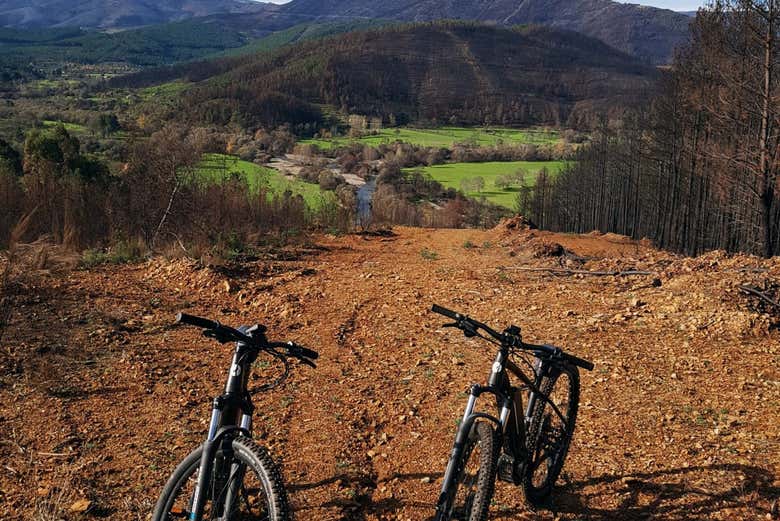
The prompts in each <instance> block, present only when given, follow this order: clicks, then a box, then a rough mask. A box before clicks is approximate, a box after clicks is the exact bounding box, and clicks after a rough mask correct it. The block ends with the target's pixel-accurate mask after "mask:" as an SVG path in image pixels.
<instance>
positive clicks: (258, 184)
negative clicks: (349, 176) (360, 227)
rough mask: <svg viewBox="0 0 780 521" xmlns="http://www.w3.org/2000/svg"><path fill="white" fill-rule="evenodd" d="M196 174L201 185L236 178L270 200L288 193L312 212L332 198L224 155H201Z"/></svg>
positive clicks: (261, 168)
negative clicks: (203, 182) (264, 194)
mask: <svg viewBox="0 0 780 521" xmlns="http://www.w3.org/2000/svg"><path fill="white" fill-rule="evenodd" d="M196 174H197V177H198V179H199V180H201V181H206V182H215V183H219V182H223V181H226V180H228V179H230V178H231V177H232V176H237V177H240V178H242V179H244V180H245V181H246V183H247V185H248V186H249V190H251V191H252V192H253V193H258V192H260V190H261V189H262V190H265V191H266V192H267V193H268V194H269V196H273V195H278V194H282V193H284V192H285V191H287V190H289V191H291V192H292V193H293V194H296V195H301V196H303V199H304V201H306V206H308V207H309V208H312V209H314V208H319V207H321V206H322V205H323V204H324V203H325V202H327V201H329V200H330V199H332V198H335V194H334V193H333V192H327V191H323V190H320V187H319V185H316V184H313V183H306V182H304V181H298V180H290V179H287V178H286V177H284V176H283V175H282V174H281V173H279V172H278V171H277V170H274V169H273V168H268V167H264V166H260V165H256V164H255V163H250V162H249V161H243V160H241V159H239V158H237V157H235V156H229V155H226V154H204V155H203V160H202V161H201V162H200V165H198V169H197V171H196Z"/></svg>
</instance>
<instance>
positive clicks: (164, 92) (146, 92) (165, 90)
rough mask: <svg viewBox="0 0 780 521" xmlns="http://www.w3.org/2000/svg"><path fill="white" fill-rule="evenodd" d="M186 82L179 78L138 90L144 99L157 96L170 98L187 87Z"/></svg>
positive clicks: (147, 99)
mask: <svg viewBox="0 0 780 521" xmlns="http://www.w3.org/2000/svg"><path fill="white" fill-rule="evenodd" d="M187 85H188V83H187V82H185V81H181V80H176V81H170V82H168V83H161V84H160V85H154V86H152V87H147V88H145V89H141V90H140V91H138V92H139V93H140V95H141V97H142V98H143V99H144V100H145V101H149V100H152V99H157V98H165V99H171V98H174V97H176V96H178V95H179V94H181V93H182V92H183V91H184V89H186V88H187Z"/></svg>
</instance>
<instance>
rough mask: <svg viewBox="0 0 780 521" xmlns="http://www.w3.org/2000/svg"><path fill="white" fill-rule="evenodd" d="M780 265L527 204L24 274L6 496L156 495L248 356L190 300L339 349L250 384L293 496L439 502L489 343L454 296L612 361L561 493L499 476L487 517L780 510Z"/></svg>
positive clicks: (601, 368) (1, 503) (0, 415)
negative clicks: (567, 225) (193, 323)
mask: <svg viewBox="0 0 780 521" xmlns="http://www.w3.org/2000/svg"><path fill="white" fill-rule="evenodd" d="M529 268H532V269H531V270H529ZM540 268H544V269H549V270H550V271H542V270H540ZM584 270H587V271H600V272H615V271H627V270H638V271H642V272H648V274H646V275H626V276H611V275H607V276H592V275H587V274H582V273H579V272H580V271H584ZM778 280H780V259H774V260H769V261H767V260H760V259H757V258H753V257H748V256H728V255H725V254H723V253H710V254H707V255H704V256H702V257H699V258H694V259H687V258H681V257H677V256H674V255H670V254H668V253H663V252H658V251H656V250H654V249H652V248H651V247H650V246H649V245H647V244H642V243H635V242H632V241H628V240H626V239H625V238H623V237H619V236H612V235H600V234H591V235H585V236H567V235H554V234H550V233H544V232H538V231H531V230H527V229H525V228H524V227H523V226H522V223H518V222H517V221H514V222H512V223H509V226H507V225H503V226H500V227H499V228H497V229H495V230H490V231H472V230H426V229H410V228H396V229H394V232H393V233H392V234H380V235H362V236H361V235H349V236H343V237H333V236H322V237H316V238H315V239H314V240H313V243H312V244H311V245H310V246H309V247H307V248H302V249H301V248H299V249H296V250H295V251H289V252H277V254H275V255H273V256H266V257H264V258H262V259H257V260H252V261H247V262H244V263H242V264H236V265H220V266H206V267H204V266H201V265H199V264H197V263H195V262H192V261H186V260H174V261H169V260H162V259H155V260H152V261H149V262H146V263H144V264H137V265H129V266H105V267H101V268H95V269H92V270H89V271H81V270H75V271H70V272H67V273H60V274H53V273H52V274H46V273H37V274H36V275H35V276H31V275H28V276H22V277H21V278H18V279H15V280H14V281H12V283H11V284H10V286H9V295H10V298H9V299H8V300H7V301H6V302H5V304H4V306H5V307H6V309H5V310H4V311H6V312H8V313H10V318H9V319H8V324H7V327H6V329H5V331H4V333H3V337H2V341H1V344H0V345H1V347H2V350H1V353H0V356H1V357H2V358H0V362H1V363H2V365H1V366H0V370H1V371H2V373H0V398H1V399H0V427H1V428H0V460H1V461H2V463H1V465H0V512H2V514H0V517H2V518H3V519H39V520H49V519H91V518H108V519H123V520H131V519H139V520H142V519H148V517H149V513H150V510H151V507H152V505H153V502H154V501H155V499H156V496H157V494H158V493H159V491H160V488H161V486H162V484H163V483H164V480H165V479H166V477H167V475H168V474H169V473H170V472H171V470H172V469H173V467H174V466H175V464H176V462H177V461H178V460H179V459H181V458H182V457H183V456H184V455H185V454H186V453H187V452H188V451H189V450H191V449H192V448H193V447H194V446H195V445H196V444H197V443H199V442H200V441H201V439H202V438H203V436H204V434H205V429H206V424H207V419H208V411H209V405H210V401H211V398H212V397H213V395H215V394H217V393H218V392H219V391H220V388H221V386H222V385H223V383H224V378H225V373H226V369H227V365H228V364H229V358H230V352H231V348H230V347H229V346H221V345H219V344H216V343H213V342H209V341H207V340H206V339H204V338H202V337H200V336H199V334H198V331H197V330H194V329H192V328H186V327H176V326H173V325H172V323H173V318H174V315H175V313H176V312H177V311H187V312H190V313H194V314H199V315H204V316H209V317H213V318H215V319H218V320H220V321H222V322H224V323H227V324H232V325H238V324H247V323H254V322H258V321H259V322H263V323H265V324H267V325H268V326H269V329H270V333H271V336H272V337H274V338H278V339H294V340H296V341H298V342H300V343H302V344H305V345H308V346H310V347H313V348H315V349H317V350H319V351H320V353H321V358H320V361H319V367H318V368H317V369H316V370H313V369H310V368H308V367H303V366H301V367H295V368H294V371H293V375H292V377H291V378H290V380H289V381H288V382H287V383H286V384H285V385H284V387H283V388H281V389H277V390H275V391H272V392H270V393H268V394H264V395H257V396H256V397H255V403H256V405H257V406H258V418H257V424H256V434H257V437H259V438H261V439H262V440H263V443H265V444H266V445H267V446H269V447H270V448H271V450H272V452H273V453H274V455H275V456H276V457H277V458H278V459H279V460H280V461H282V462H283V466H284V474H285V477H286V481H287V483H288V486H289V490H290V492H291V499H292V502H293V504H294V507H295V510H296V512H297V514H296V515H297V518H298V519H300V520H309V519H311V520H338V519H349V520H379V519H399V520H423V519H427V518H428V517H429V516H430V515H431V514H432V512H433V502H434V501H435V498H436V497H437V493H438V489H439V487H440V485H441V482H440V477H441V474H442V472H443V469H444V466H445V464H446V458H447V456H448V453H449V450H450V448H451V444H452V439H453V435H454V431H455V426H456V419H457V418H458V417H459V416H460V411H461V410H462V407H463V405H464V402H465V394H464V391H465V390H466V389H467V387H468V384H469V383H471V382H474V381H478V380H482V379H484V377H485V376H486V375H487V372H488V371H489V367H490V364H491V362H492V356H493V353H492V351H491V346H490V345H489V344H486V343H484V342H480V341H478V340H467V339H465V338H463V337H462V336H459V335H458V334H457V332H453V330H445V329H442V328H441V324H442V322H443V321H442V319H441V317H440V316H438V315H433V314H431V313H430V312H429V311H428V310H429V309H430V306H431V304H432V303H434V302H435V303H439V304H442V305H444V306H447V307H450V308H453V309H456V310H460V311H463V312H467V313H468V314H470V315H473V316H474V317H477V318H480V319H481V320H483V321H486V322H488V323H490V324H494V325H496V326H498V327H503V326H504V325H507V324H508V323H509V322H512V323H515V324H517V325H519V326H521V327H522V328H523V332H524V336H525V338H526V339H527V340H529V341H535V342H542V341H544V342H550V343H555V344H558V345H561V346H563V347H565V348H566V349H567V350H570V351H571V352H573V353H575V354H576V355H578V356H581V357H585V358H588V359H590V360H592V361H593V362H595V364H596V369H595V371H593V372H592V373H584V374H583V375H582V404H581V408H580V416H579V418H578V427H577V432H576V434H575V439H574V442H573V446H572V450H571V452H570V455H569V459H568V461H567V464H566V467H565V469H564V476H563V477H562V479H561V480H560V484H559V485H560V486H559V487H558V488H557V490H556V492H555V497H554V501H553V503H552V504H551V505H550V508H549V509H545V510H540V511H537V512H533V511H531V510H529V509H528V508H527V507H526V506H525V505H524V503H523V500H522V494H521V492H520V490H519V489H515V488H513V487H511V486H509V485H507V484H504V483H500V484H499V485H498V489H497V493H496V497H495V501H494V503H493V506H492V511H491V512H492V514H491V516H492V517H491V518H492V519H512V520H520V519H523V520H526V519H527V520H537V519H545V520H547V519H588V520H602V519H603V520H608V519H660V520H683V519H773V518H775V519H776V518H778V516H777V508H778V506H777V499H778V496H779V495H780V421H778V419H779V418H780V369H779V367H780V331H779V330H778V329H777V325H778V319H777V316H778V315H777V314H776V310H773V309H772V305H771V304H768V303H767V302H764V301H761V299H760V298H758V297H756V296H755V295H749V294H747V293H745V292H744V291H742V290H740V288H739V286H740V285H750V286H751V287H754V288H759V289H761V290H762V291H763V292H764V294H766V295H769V296H774V297H775V298H776V297H777V291H776V289H777V286H776V284H777V281H778ZM773 313H775V314H774V315H773ZM268 369H270V368H268Z"/></svg>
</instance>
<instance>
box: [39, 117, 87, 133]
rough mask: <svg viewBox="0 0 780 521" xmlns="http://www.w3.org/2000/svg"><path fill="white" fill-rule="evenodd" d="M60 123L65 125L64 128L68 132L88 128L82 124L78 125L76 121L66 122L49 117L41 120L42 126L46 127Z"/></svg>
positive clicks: (81, 130) (84, 130) (82, 130)
mask: <svg viewBox="0 0 780 521" xmlns="http://www.w3.org/2000/svg"><path fill="white" fill-rule="evenodd" d="M60 124H62V125H63V126H64V127H65V130H67V131H68V132H76V133H79V132H87V131H88V129H87V127H85V126H84V125H79V124H78V123H67V122H65V121H53V120H50V119H46V120H44V121H43V126H44V127H46V128H51V127H56V126H57V125H60Z"/></svg>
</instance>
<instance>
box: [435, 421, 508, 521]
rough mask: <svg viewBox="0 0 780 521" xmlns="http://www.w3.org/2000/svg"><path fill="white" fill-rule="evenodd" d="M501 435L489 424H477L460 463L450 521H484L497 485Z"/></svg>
mask: <svg viewBox="0 0 780 521" xmlns="http://www.w3.org/2000/svg"><path fill="white" fill-rule="evenodd" d="M498 449H499V446H498V435H497V434H496V431H495V429H493V427H492V426H491V425H489V424H488V423H487V422H484V421H478V422H476V423H475V424H474V425H473V426H472V428H471V432H470V434H469V439H468V442H467V444H466V446H465V447H464V449H463V453H462V454H461V457H460V461H458V462H457V467H456V469H457V470H456V480H455V483H454V485H453V486H454V487H455V491H454V493H453V494H452V496H451V498H452V499H451V503H450V505H449V508H448V509H447V511H449V517H448V519H452V520H458V521H485V520H486V519H487V517H488V509H489V508H490V500H491V499H492V498H493V489H494V487H495V481H496V463H497V461H498Z"/></svg>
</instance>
